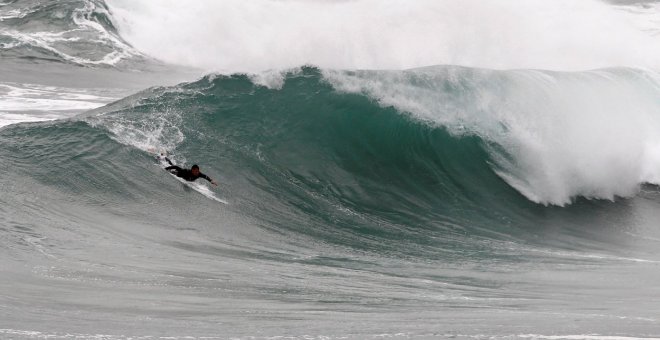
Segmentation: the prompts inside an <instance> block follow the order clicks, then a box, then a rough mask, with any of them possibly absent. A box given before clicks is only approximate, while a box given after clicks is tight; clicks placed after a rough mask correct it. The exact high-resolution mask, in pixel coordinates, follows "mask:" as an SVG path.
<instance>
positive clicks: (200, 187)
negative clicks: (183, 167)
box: [156, 154, 229, 204]
mask: <svg viewBox="0 0 660 340" xmlns="http://www.w3.org/2000/svg"><path fill="white" fill-rule="evenodd" d="M165 157H166V156H165V155H164V154H158V155H156V159H157V160H158V165H159V166H160V167H161V168H163V169H165V168H166V167H168V166H169V163H167V161H166V160H165ZM167 172H168V173H169V174H170V175H171V176H172V177H174V178H176V180H177V181H179V182H181V183H182V184H183V185H186V186H188V187H189V188H191V189H193V190H195V191H197V192H198V193H200V194H202V195H204V197H206V198H209V199H212V200H214V201H216V202H220V203H222V204H229V202H227V201H225V200H223V199H221V198H219V197H218V196H216V195H215V193H214V192H213V191H212V190H211V189H209V187H208V186H206V185H204V184H202V183H197V182H189V181H186V180H185V179H183V178H180V177H177V176H176V175H174V174H173V173H171V172H169V171H167Z"/></svg>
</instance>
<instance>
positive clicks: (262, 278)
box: [0, 1, 660, 339]
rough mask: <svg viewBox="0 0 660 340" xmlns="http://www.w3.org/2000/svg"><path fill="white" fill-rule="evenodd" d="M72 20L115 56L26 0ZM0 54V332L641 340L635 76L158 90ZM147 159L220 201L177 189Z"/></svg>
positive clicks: (652, 242)
mask: <svg viewBox="0 0 660 340" xmlns="http://www.w3.org/2000/svg"><path fill="white" fill-rule="evenodd" d="M81 4H83V5H86V6H89V5H90V4H95V5H96V6H98V7H97V9H94V8H91V9H90V8H87V7H85V8H87V9H88V10H90V11H91V12H85V13H88V16H87V17H86V18H88V19H89V20H91V21H92V22H99V23H100V24H102V27H104V29H105V31H103V32H108V34H112V37H114V39H117V40H116V41H115V40H112V39H110V40H103V39H101V40H98V41H97V39H91V40H92V41H91V42H88V43H90V44H95V43H99V41H101V42H103V44H102V45H103V46H106V47H107V46H111V47H112V46H114V45H112V44H115V43H117V44H124V42H122V41H123V40H122V39H121V38H120V36H119V33H118V32H117V30H116V29H115V28H114V26H113V25H112V22H111V19H109V18H111V16H109V15H111V14H110V13H106V14H104V15H97V14H93V13H97V12H98V11H100V12H99V13H105V12H106V11H107V8H106V7H105V5H104V3H102V2H98V3H97V2H86V1H82V2H76V1H71V2H66V4H54V3H52V4H51V3H46V2H43V3H42V2H30V3H29V4H28V5H30V6H32V5H34V6H37V7H38V6H41V5H44V6H45V7H44V8H43V9H42V11H36V12H34V13H52V8H51V7H48V6H55V7H56V8H59V7H57V6H65V7H64V8H68V9H69V11H64V13H65V15H64V18H66V17H69V16H70V15H73V14H71V13H78V12H75V11H72V8H73V9H75V8H78V7H76V6H79V5H81ZM18 5H21V4H19V3H18V2H16V1H13V2H10V3H7V2H5V3H4V4H3V5H2V6H0V10H2V9H3V8H4V10H5V12H0V13H5V14H6V13H9V10H8V9H7V6H18ZM66 6H72V7H71V8H69V7H66ZM28 7H29V6H28ZM10 9H13V7H12V8H10ZM95 10H96V11H97V12H95ZM11 13H14V14H16V13H15V12H11ZM66 13H69V14H66ZM89 13H92V14H89ZM3 15H4V14H3ZM16 15H17V14H16ZM49 15H50V14H49ZM46 17H48V15H47V16H46ZM40 18H42V17H41V16H38V17H30V18H29V19H30V20H27V19H26V18H25V17H23V18H20V20H22V21H21V22H20V23H12V22H9V23H7V22H4V21H3V22H0V23H1V24H2V25H6V26H7V25H8V27H12V29H15V30H18V31H19V32H24V31H26V30H28V28H25V27H23V28H21V27H20V25H28V26H29V27H31V26H30V25H35V22H39V23H40V24H41V25H43V24H44V23H43V22H40V21H39V20H41V19H40ZM30 23H31V24H30ZM56 23H57V22H56ZM51 24H53V23H52V22H51ZM68 24H70V23H68ZM68 24H67V25H68ZM2 25H0V28H3V26H2ZM11 25H14V26H11ZM83 26H85V25H83ZM41 27H43V26H41ZM48 27H50V28H49V29H50V30H57V29H68V28H66V27H65V28H61V27H59V26H57V27H55V28H53V27H51V26H48ZM85 27H88V26H85ZM20 29H22V30H23V31H21V30H20ZM28 31H29V30H28ZM37 31H39V30H37ZM12 32H13V31H12ZM5 33H6V32H5ZM14 33H15V32H14ZM14 33H12V34H14ZM83 33H84V35H83V36H84V37H87V35H88V34H92V33H93V32H91V31H89V32H88V31H84V32H83ZM69 34H75V32H73V33H69ZM14 35H16V34H14ZM0 36H2V35H1V32H0ZM83 36H81V37H83ZM81 39H82V38H81ZM62 43H63V44H65V45H66V44H67V43H68V42H67V41H62ZM76 44H77V42H76ZM107 44H109V45H107ZM3 46H5V47H4V48H5V50H0V51H2V53H3V54H2V57H3V59H2V65H1V66H0V68H1V69H3V70H6V71H7V72H5V73H4V74H5V75H6V78H5V79H0V86H11V89H14V90H7V91H6V93H3V92H0V95H2V96H3V97H2V103H4V105H7V106H9V104H7V103H13V104H12V105H13V106H12V107H11V110H10V109H5V110H4V111H7V112H4V111H3V110H1V109H0V111H2V112H0V117H1V118H3V119H9V118H7V117H10V114H14V115H19V116H21V117H32V118H30V119H27V118H24V119H23V120H24V122H19V123H16V124H7V125H6V126H3V127H0V164H3V165H5V166H4V170H3V175H2V176H0V193H1V194H0V254H1V256H0V274H1V275H0V337H2V338H55V339H71V338H97V339H161V338H162V339H171V338H174V339H189V338H200V339H207V338H219V339H381V338H395V339H399V338H401V339H405V338H415V339H426V338H429V339H435V338H447V337H453V338H468V339H518V338H523V339H561V338H572V339H612V338H617V339H619V338H622V339H629V338H652V337H657V336H658V334H660V320H659V319H658V315H660V307H658V306H660V305H659V304H658V296H660V291H659V289H658V285H657V282H658V280H659V279H660V274H659V272H658V270H657V269H658V264H659V263H660V253H659V252H658V242H659V241H660V229H658V223H659V222H660V213H659V211H660V210H659V209H658V208H659V207H660V189H659V188H658V186H657V185H656V184H657V178H659V177H657V175H656V174H658V170H656V168H655V167H654V166H655V165H656V159H660V158H657V157H656V152H655V150H656V148H655V145H656V144H655V141H656V139H657V138H656V136H657V130H656V127H657V126H658V125H660V116H658V114H657V112H658V110H657V109H658V108H660V107H659V106H660V104H659V103H660V101H658V99H659V98H660V97H659V94H660V92H658V88H660V87H658V86H657V85H658V82H657V81H656V77H655V73H654V72H653V71H649V70H640V69H637V68H631V67H619V68H605V69H597V70H591V71H580V72H556V71H542V70H502V71H497V70H492V69H487V68H474V67H463V66H450V65H447V66H432V67H425V68H415V69H410V70H401V71H396V70H389V71H377V70H365V71H355V70H354V71H343V70H337V69H328V68H322V67H315V66H305V67H299V68H294V69H290V70H287V71H283V72H271V73H269V74H266V75H265V76H264V75H263V74H262V75H261V76H257V75H245V74H236V73H234V74H229V75H220V74H216V73H213V74H210V75H207V76H204V77H202V78H199V79H197V80H190V81H188V82H184V83H180V84H178V85H174V86H169V84H171V83H173V82H176V80H175V79H179V78H180V77H182V74H185V72H192V71H190V70H185V72H184V71H182V70H181V69H180V68H177V67H175V66H172V65H167V64H162V63H159V62H156V61H154V60H150V59H149V58H147V57H144V56H142V55H140V54H139V53H137V52H135V54H133V52H131V53H130V55H128V54H127V55H126V56H125V58H126V59H122V61H121V62H119V63H116V64H115V63H110V64H99V65H96V64H94V63H90V61H93V60H102V59H103V58H104V56H106V55H107V51H105V50H104V49H96V48H93V49H92V50H95V51H97V52H98V53H99V54H98V55H86V56H85V58H87V59H86V60H87V61H84V60H83V61H81V60H73V59H71V58H68V57H63V56H62V55H59V54H57V53H55V54H52V55H51V57H52V58H54V59H56V60H55V61H53V60H51V61H44V60H42V59H43V58H42V57H43V55H41V54H40V56H39V58H38V59H39V60H35V58H34V55H32V54H30V56H29V57H27V58H23V57H21V56H25V52H24V51H21V50H11V49H10V48H7V47H6V46H7V45H3ZM121 46H122V47H121V48H119V49H118V50H122V48H125V50H122V51H129V50H130V48H132V47H131V46H130V45H126V46H124V45H121ZM53 47H54V48H57V49H58V51H61V52H62V51H64V50H66V49H67V48H72V49H76V50H78V51H80V50H79V48H80V46H68V45H67V46H65V47H62V46H55V45H53ZM22 48H25V46H23V47H22ZM113 48H115V47H113ZM6 50H11V51H9V52H8V51H6ZM82 50H85V48H82ZM111 50H112V48H111ZM30 51H32V52H30V53H46V52H44V51H43V50H38V49H37V50H35V49H30ZM131 51H132V50H131ZM51 52H52V51H51ZM62 53H64V52H62ZM17 55H19V56H18V57H17ZM67 55H71V54H69V53H67ZM79 57H80V58H82V56H80V55H76V58H79ZM49 58H50V57H49ZM90 65H92V66H90ZM135 68H139V69H140V71H135ZM169 68H171V70H172V71H168V70H169ZM31 70H32V71H31ZM163 70H165V72H163ZM175 71H176V72H175ZM136 72H137V73H136ZM179 72H180V73H179ZM175 73H176V74H175ZM62 74H66V75H67V77H69V78H70V79H64V77H63V76H62ZM188 74H190V73H188ZM191 78H192V77H191ZM34 83H39V84H41V86H42V87H34V86H33V84H34ZM90 83H91V84H90ZM30 84H32V85H30ZM94 84H96V85H94ZM153 84H159V85H161V86H158V87H151V88H147V89H145V90H142V91H137V90H136V89H137V88H145V87H147V86H150V85H153ZM46 86H48V88H46ZM65 86H67V87H66V88H65ZM16 89H19V90H16ZM44 89H45V90H44ZM28 90H29V91H28ZM46 90H47V91H46ZM12 91H14V92H12ZM16 91H18V92H16ZM20 91H23V92H20ZM39 91H45V92H39ZM44 93H45V94H44ZM58 93H59V94H60V96H59V97H63V96H65V95H66V96H68V97H66V98H68V99H67V100H69V102H68V103H62V102H56V101H53V100H56V99H58V96H57V94H58ZM59 99H61V98H59ZM36 100H38V103H39V105H40V106H35V105H36V104H35V102H36ZM90 103H91V104H90ZM106 103H108V104H107V105H105V104H106ZM93 104H95V105H93ZM0 105H2V104H0ZM20 105H24V106H23V107H21V106H20ZM48 105H51V106H50V108H49V106H48ZM57 105H61V106H57ZM66 105H72V107H75V110H74V109H71V110H67V109H66V108H65V106H66ZM85 105H89V106H90V107H95V108H94V109H92V110H89V108H88V107H86V106H85ZM104 105H105V106H104ZM62 107H64V108H63V109H61V110H60V108H62ZM54 108H57V109H54ZM45 114H50V115H54V116H52V117H51V116H48V117H46V116H44V115H45ZM11 117H14V116H11ZM33 118H34V119H33ZM46 119H47V121H39V122H32V120H46ZM19 120H20V119H19ZM154 150H156V151H163V152H167V153H168V154H169V155H170V157H171V158H172V159H173V160H175V161H176V162H177V163H179V164H182V165H184V166H190V165H192V164H199V165H200V167H201V170H202V172H204V173H206V174H208V175H209V176H211V177H212V178H214V179H217V180H218V181H219V182H220V185H219V187H218V188H217V189H213V188H211V189H209V188H207V187H206V184H204V183H201V184H200V186H198V187H190V186H188V185H184V184H182V183H180V182H179V181H176V180H175V179H173V178H172V177H171V176H170V175H168V174H167V173H166V172H165V171H163V170H162V169H161V168H160V166H159V165H158V164H157V161H156V160H155V158H154V155H153V151H154ZM654 183H656V184H654ZM209 190H213V191H209ZM200 191H202V192H204V193H207V194H209V193H210V194H212V195H213V197H216V198H219V199H223V200H226V201H227V202H228V204H222V203H220V202H218V201H216V200H213V199H209V197H208V195H206V196H205V195H203V194H202V193H200Z"/></svg>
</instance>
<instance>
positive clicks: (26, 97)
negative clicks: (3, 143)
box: [0, 83, 116, 127]
mask: <svg viewBox="0 0 660 340" xmlns="http://www.w3.org/2000/svg"><path fill="white" fill-rule="evenodd" d="M99 92H104V93H106V92H108V91H107V90H96V89H79V88H66V87H55V86H44V85H38V84H18V83H0V127H1V126H6V125H9V124H15V123H20V122H35V121H45V120H54V119H59V118H67V117H71V116H73V115H75V114H77V113H80V112H81V111H84V110H89V109H93V108H97V107H100V106H103V105H104V104H106V103H108V102H110V101H112V100H115V99H116V97H112V96H108V95H106V94H100V93H99Z"/></svg>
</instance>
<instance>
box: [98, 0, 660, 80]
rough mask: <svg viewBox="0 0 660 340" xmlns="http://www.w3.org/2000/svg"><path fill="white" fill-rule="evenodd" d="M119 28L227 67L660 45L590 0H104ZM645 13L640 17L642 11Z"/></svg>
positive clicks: (595, 61) (641, 61)
mask: <svg viewBox="0 0 660 340" xmlns="http://www.w3.org/2000/svg"><path fill="white" fill-rule="evenodd" d="M107 3H108V6H109V7H110V9H111V11H112V13H113V20H114V21H115V24H116V26H117V27H118V29H119V31H120V33H121V35H122V37H123V38H125V39H126V40H127V41H129V42H130V43H131V44H132V45H133V46H134V47H136V48H137V49H139V50H141V51H143V52H146V53H147V54H150V55H151V56H153V57H156V58H159V59H161V60H164V61H167V62H171V63H176V64H183V65H188V66H195V67H200V68H203V69H206V70H210V71H218V72H223V73H232V72H259V71H263V70H267V69H284V68H290V67H297V66H300V65H304V64H313V65H317V66H319V67H321V68H335V69H407V68H414V67H420V66H428V65H439V64H447V65H463V66H472V67H486V68H496V69H510V68H541V69H553V70H584V69H593V68H600V67H609V66H632V67H648V68H654V67H655V66H657V65H658V60H660V58H659V57H660V44H658V42H659V41H658V39H657V38H656V37H654V36H653V34H650V33H648V32H647V31H645V30H642V29H640V25H639V23H638V22H635V18H636V17H635V15H634V14H631V13H629V12H626V11H621V10H619V9H617V7H614V6H612V5H608V4H605V3H601V2H598V1H596V0H583V1H573V0H556V1H546V0H527V1H511V0H508V1H495V0H460V1H459V0H444V1H437V0H417V1H408V0H355V1H291V0H289V1H275V0H254V1H242V0H225V1H212V0H162V1H133V0H108V1H107ZM640 20H641V19H640Z"/></svg>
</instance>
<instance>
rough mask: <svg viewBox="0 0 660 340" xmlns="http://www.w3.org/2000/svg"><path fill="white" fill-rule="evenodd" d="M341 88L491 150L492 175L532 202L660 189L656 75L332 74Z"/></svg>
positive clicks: (442, 70) (452, 70)
mask: <svg viewBox="0 0 660 340" xmlns="http://www.w3.org/2000/svg"><path fill="white" fill-rule="evenodd" d="M324 74H325V77H326V79H328V81H330V82H331V83H332V84H333V86H334V87H335V88H337V89H338V90H341V91H346V92H358V93H363V94H366V95H368V96H370V97H372V98H374V99H376V100H378V102H379V103H381V105H383V106H394V107H396V108H398V109H399V110H401V111H404V112H409V113H410V114H411V115H412V116H413V117H415V118H416V119H420V120H423V121H426V122H429V123H430V124H433V125H438V126H443V127H445V128H447V129H448V130H449V131H450V132H452V133H453V134H455V135H463V134H476V135H479V136H481V137H482V138H483V139H484V140H486V141H487V142H488V143H492V144H491V145H490V147H492V150H491V154H492V156H493V159H494V161H495V171H496V172H497V173H498V174H499V175H500V176H501V177H502V178H503V179H504V180H506V181H507V182H508V183H509V184H510V185H511V186H513V187H514V188H516V189H517V190H518V191H520V192H521V193H522V194H524V195H525V196H526V197H528V198H529V199H530V200H532V201H535V202H538V203H543V204H557V205H565V204H567V203H570V202H571V201H572V199H574V198H575V197H577V196H584V197H589V198H600V199H610V200H611V199H614V198H615V197H617V196H631V195H634V194H636V193H637V192H638V190H639V185H640V184H641V183H644V182H649V183H656V184H658V183H660V182H658V180H659V179H660V136H659V135H658V131H660V115H658V112H660V101H659V100H658V99H660V90H659V89H660V81H659V80H658V79H657V77H656V76H655V75H654V74H653V73H650V72H643V71H636V70H624V69H611V70H599V71H589V72H580V73H554V72H543V71H522V70H521V71H488V70H475V69H466V68H457V67H435V68H423V69H416V70H411V71H406V72H402V71H389V72H386V71H360V72H343V71H326V72H324Z"/></svg>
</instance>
